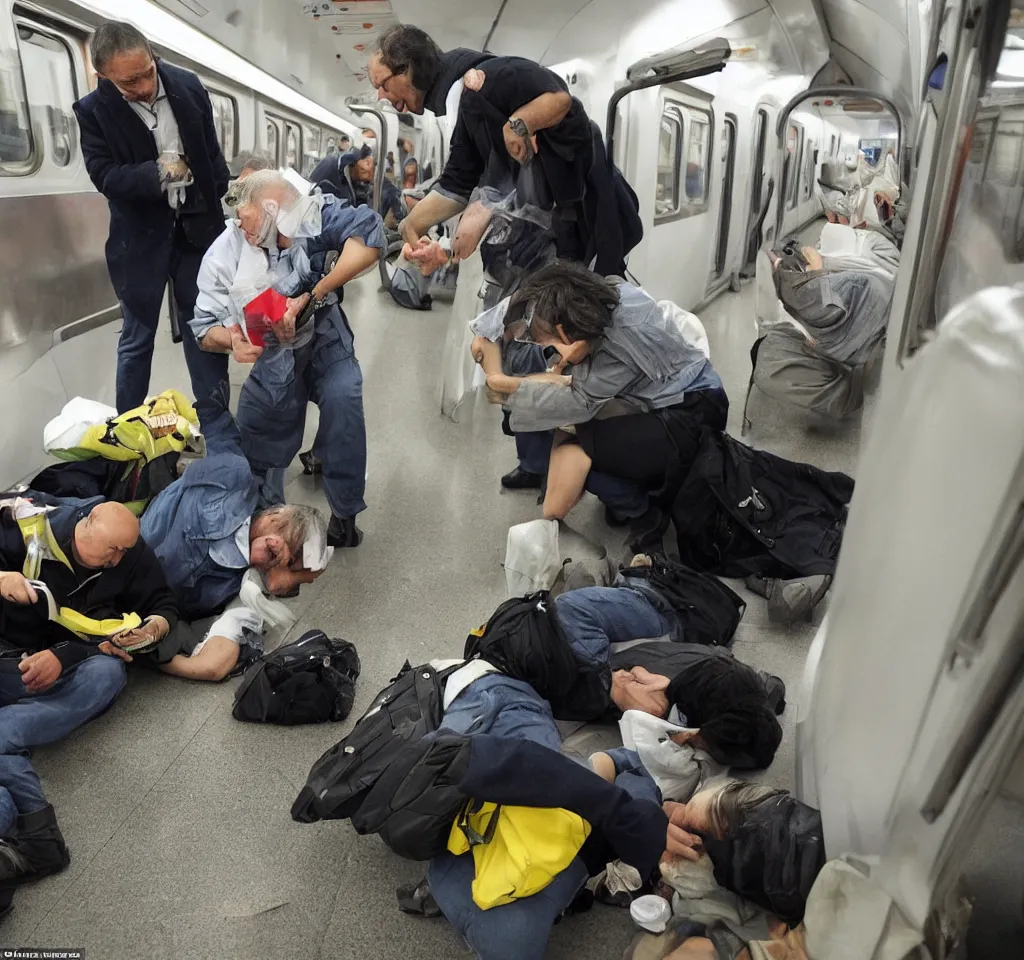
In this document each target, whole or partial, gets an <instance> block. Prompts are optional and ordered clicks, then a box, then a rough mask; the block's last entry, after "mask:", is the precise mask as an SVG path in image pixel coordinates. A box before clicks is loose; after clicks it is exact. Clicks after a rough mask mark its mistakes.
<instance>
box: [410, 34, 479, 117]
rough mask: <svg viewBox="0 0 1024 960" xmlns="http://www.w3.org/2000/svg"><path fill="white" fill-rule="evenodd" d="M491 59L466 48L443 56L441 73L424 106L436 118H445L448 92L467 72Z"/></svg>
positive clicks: (425, 98)
mask: <svg viewBox="0 0 1024 960" xmlns="http://www.w3.org/2000/svg"><path fill="white" fill-rule="evenodd" d="M491 59H493V57H492V55H491V54H489V53H481V52H480V51H479V50H468V49H466V48H465V47H456V48H455V49H454V50H449V51H448V52H447V53H444V54H441V72H440V73H439V74H438V77H437V80H435V81H434V85H433V86H432V87H431V88H430V89H429V90H428V91H427V93H426V96H425V97H424V98H423V106H425V107H426V108H427V109H428V110H429V111H430V112H431V113H432V114H434V116H435V117H443V116H444V115H445V113H446V112H447V107H446V104H445V101H446V100H447V99H448V91H449V90H451V88H452V86H453V85H454V84H455V83H456V82H457V81H459V80H461V79H462V75H463V74H464V73H465V72H466V71H467V70H472V69H473V68H474V67H477V66H479V65H480V64H481V63H483V62H484V61H486V60H491ZM452 119H453V120H454V119H455V118H454V117H453V118H452Z"/></svg>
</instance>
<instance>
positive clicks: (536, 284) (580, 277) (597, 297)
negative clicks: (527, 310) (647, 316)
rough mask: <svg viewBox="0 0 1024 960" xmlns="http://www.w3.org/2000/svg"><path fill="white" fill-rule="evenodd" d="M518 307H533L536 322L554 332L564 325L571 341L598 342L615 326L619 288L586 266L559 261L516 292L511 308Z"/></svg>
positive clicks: (545, 268)
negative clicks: (522, 305)
mask: <svg viewBox="0 0 1024 960" xmlns="http://www.w3.org/2000/svg"><path fill="white" fill-rule="evenodd" d="M518 304H531V305H532V307H533V322H534V323H538V322H539V323H540V324H542V325H543V326H545V327H550V328H551V329H552V330H553V329H554V328H555V326H556V325H557V324H561V325H562V329H564V330H565V335H566V336H567V337H568V338H569V339H570V340H596V339H597V338H598V337H600V336H601V335H602V334H604V331H605V328H606V327H607V326H608V324H609V323H611V319H612V311H613V310H614V309H615V308H616V307H617V306H618V305H619V289H618V287H617V286H616V285H615V284H614V283H613V282H612V281H611V280H607V279H605V278H604V277H601V276H598V274H596V273H594V272H593V271H592V270H588V269H587V268H586V267H584V266H583V265H582V264H579V263H573V262H572V261H570V260H556V261H555V262H554V263H549V264H548V265H547V266H544V267H541V268H540V269H539V270H538V271H537V272H536V273H534V274H532V275H531V276H530V277H529V278H528V279H527V280H526V281H525V282H524V283H523V285H522V286H521V287H520V288H519V289H518V290H517V291H516V292H515V294H514V295H513V297H512V302H511V304H510V305H509V306H510V307H512V306H515V305H518ZM510 312H511V311H510Z"/></svg>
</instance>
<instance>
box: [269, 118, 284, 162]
mask: <svg viewBox="0 0 1024 960" xmlns="http://www.w3.org/2000/svg"><path fill="white" fill-rule="evenodd" d="M267 153H268V154H269V155H270V159H271V160H273V161H274V164H275V166H280V165H281V130H280V128H279V127H278V125H277V121H276V120H272V119H271V118H270V117H267Z"/></svg>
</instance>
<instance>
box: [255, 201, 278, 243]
mask: <svg viewBox="0 0 1024 960" xmlns="http://www.w3.org/2000/svg"><path fill="white" fill-rule="evenodd" d="M278 213H279V208H278V205H277V203H276V202H275V201H273V200H267V201H265V202H264V204H263V223H261V224H260V229H259V233H258V234H257V235H256V245H257V246H260V247H265V248H266V249H268V250H269V249H271V248H272V247H273V249H276V248H277V216H278Z"/></svg>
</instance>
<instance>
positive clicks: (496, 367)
mask: <svg viewBox="0 0 1024 960" xmlns="http://www.w3.org/2000/svg"><path fill="white" fill-rule="evenodd" d="M480 339H481V341H482V343H481V345H480V366H481V367H482V368H483V371H484V373H485V374H487V376H490V375H491V374H492V373H501V347H500V346H499V345H498V344H496V343H492V342H491V341H490V340H484V339H483V337H481V338H480Z"/></svg>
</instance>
